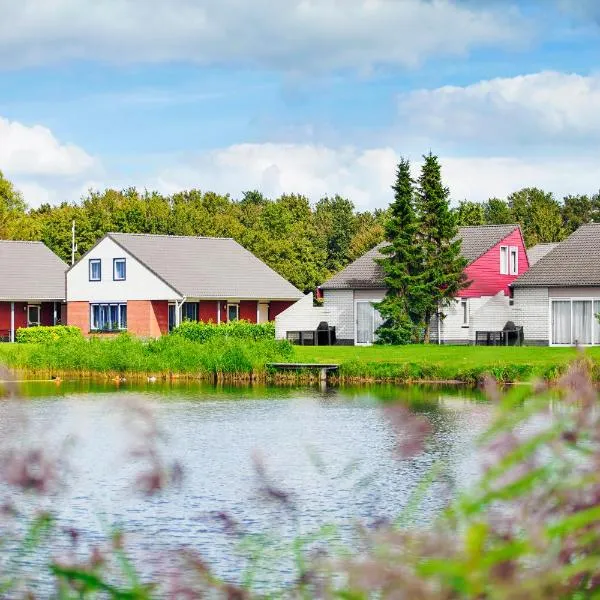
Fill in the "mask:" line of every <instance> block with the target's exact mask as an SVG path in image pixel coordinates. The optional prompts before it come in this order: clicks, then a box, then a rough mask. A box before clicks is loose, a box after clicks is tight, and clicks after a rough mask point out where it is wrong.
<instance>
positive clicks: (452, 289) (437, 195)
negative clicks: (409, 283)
mask: <svg viewBox="0 0 600 600" xmlns="http://www.w3.org/2000/svg"><path fill="white" fill-rule="evenodd" d="M423 158H424V159H425V162H424V164H423V166H422V168H421V175H420V177H419V182H418V188H417V194H416V203H415V206H416V211H417V218H418V221H419V237H420V241H421V251H422V252H423V270H422V272H421V273H420V275H419V290H420V293H419V295H418V296H417V297H416V298H415V300H414V301H413V307H412V310H414V311H415V313H416V314H418V315H419V317H420V324H421V327H422V328H423V341H424V342H425V343H426V344H428V343H429V341H430V329H431V320H432V318H433V316H434V315H436V314H438V313H440V312H441V311H442V310H443V309H444V308H446V307H447V306H449V305H450V304H451V303H452V302H454V300H455V298H456V297H457V295H458V293H459V292H460V290H462V289H463V288H465V287H466V286H468V285H469V283H468V282H467V281H466V278H465V273H464V271H465V268H466V266H467V261H466V260H465V259H464V258H463V257H462V255H461V241H460V239H458V238H457V234H458V227H457V224H456V216H455V215H454V213H453V212H452V211H451V210H450V200H449V199H450V190H449V189H448V188H447V187H444V185H443V183H442V174H441V167H440V164H439V161H438V158H437V156H434V155H433V154H431V152H430V153H429V154H428V155H426V156H424V157H423Z"/></svg>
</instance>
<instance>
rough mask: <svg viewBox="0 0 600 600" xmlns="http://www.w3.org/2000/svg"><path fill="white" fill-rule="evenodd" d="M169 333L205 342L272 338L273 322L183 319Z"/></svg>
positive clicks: (273, 332)
mask: <svg viewBox="0 0 600 600" xmlns="http://www.w3.org/2000/svg"><path fill="white" fill-rule="evenodd" d="M171 335H176V336H180V337H183V338H185V339H186V340H190V341H192V342H200V343H205V342H208V341H210V340H214V339H217V338H218V339H231V338H233V339H238V340H254V341H257V340H274V339H275V324H274V323H250V322H249V321H230V322H228V323H219V324H218V325H217V324H215V323H203V322H196V321H184V322H183V323H181V325H179V326H178V327H176V328H175V329H174V330H173V331H172V332H171Z"/></svg>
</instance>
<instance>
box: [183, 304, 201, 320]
mask: <svg viewBox="0 0 600 600" xmlns="http://www.w3.org/2000/svg"><path fill="white" fill-rule="evenodd" d="M181 318H182V319H183V320H184V321H197V320H198V303H197V302H184V303H183V307H182V309H181Z"/></svg>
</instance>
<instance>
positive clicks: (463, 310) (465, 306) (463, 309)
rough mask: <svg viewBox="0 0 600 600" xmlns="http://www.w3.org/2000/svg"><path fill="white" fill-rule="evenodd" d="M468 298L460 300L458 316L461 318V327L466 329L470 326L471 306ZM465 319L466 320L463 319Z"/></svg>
mask: <svg viewBox="0 0 600 600" xmlns="http://www.w3.org/2000/svg"><path fill="white" fill-rule="evenodd" d="M470 304H471V303H470V302H469V299H468V298H461V299H460V316H461V321H462V323H461V327H465V328H468V327H470V326H471V306H470ZM465 317H466V319H465Z"/></svg>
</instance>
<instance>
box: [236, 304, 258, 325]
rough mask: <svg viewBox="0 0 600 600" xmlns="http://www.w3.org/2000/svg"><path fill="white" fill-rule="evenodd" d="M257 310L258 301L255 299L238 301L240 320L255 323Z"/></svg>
mask: <svg viewBox="0 0 600 600" xmlns="http://www.w3.org/2000/svg"><path fill="white" fill-rule="evenodd" d="M257 310H258V302H256V300H241V301H240V320H243V321H250V323H256V311H257Z"/></svg>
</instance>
